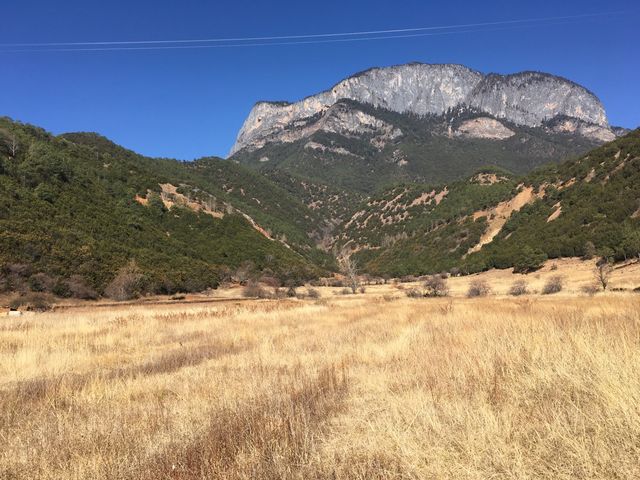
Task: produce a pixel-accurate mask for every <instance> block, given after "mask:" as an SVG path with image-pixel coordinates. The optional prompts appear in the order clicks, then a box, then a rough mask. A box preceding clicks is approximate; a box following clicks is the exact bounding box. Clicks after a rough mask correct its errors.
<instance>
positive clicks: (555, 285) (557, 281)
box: [542, 275, 564, 295]
mask: <svg viewBox="0 0 640 480" xmlns="http://www.w3.org/2000/svg"><path fill="white" fill-rule="evenodd" d="M563 287H564V279H563V278H562V277H561V276H560V275H555V276H553V277H551V278H550V279H549V280H547V283H545V285H544V287H543V288H542V294H543V295H551V294H553V293H558V292H561V291H562V288H563Z"/></svg>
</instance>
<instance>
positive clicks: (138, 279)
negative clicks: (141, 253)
mask: <svg viewBox="0 0 640 480" xmlns="http://www.w3.org/2000/svg"><path fill="white" fill-rule="evenodd" d="M143 278H144V275H143V274H142V271H141V270H140V268H139V267H138V265H137V264H136V262H135V260H131V261H130V262H129V263H128V264H127V265H125V266H124V267H122V268H121V269H120V270H118V274H117V275H116V276H115V278H114V279H113V280H112V281H111V283H109V285H107V288H105V290H104V293H105V294H106V295H107V297H109V298H112V299H114V300H118V301H123V300H131V299H132V298H138V297H139V296H140V295H141V294H142V280H143Z"/></svg>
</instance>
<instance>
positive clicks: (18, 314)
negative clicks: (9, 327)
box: [7, 310, 22, 317]
mask: <svg viewBox="0 0 640 480" xmlns="http://www.w3.org/2000/svg"><path fill="white" fill-rule="evenodd" d="M7 316H9V317H21V316H22V312H21V311H19V310H9V312H8V313H7Z"/></svg>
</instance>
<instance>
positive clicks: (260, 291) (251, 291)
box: [242, 280, 271, 298]
mask: <svg viewBox="0 0 640 480" xmlns="http://www.w3.org/2000/svg"><path fill="white" fill-rule="evenodd" d="M242 296H243V297H246V298H270V297H271V296H270V295H269V292H267V291H266V290H265V289H264V288H262V287H261V286H260V284H259V283H258V282H254V281H252V280H250V281H248V282H247V284H246V285H245V287H244V288H243V289H242Z"/></svg>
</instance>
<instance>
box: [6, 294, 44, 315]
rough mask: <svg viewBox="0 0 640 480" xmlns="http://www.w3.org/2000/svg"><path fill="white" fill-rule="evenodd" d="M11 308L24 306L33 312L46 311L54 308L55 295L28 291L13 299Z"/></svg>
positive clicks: (10, 303)
mask: <svg viewBox="0 0 640 480" xmlns="http://www.w3.org/2000/svg"><path fill="white" fill-rule="evenodd" d="M9 308H11V309H12V310H17V309H19V308H23V309H25V310H29V311H32V312H46V311H47V310H51V309H52V308H53V297H52V296H51V295H48V294H46V293H27V294H26V295H21V296H19V297H16V298H14V299H13V300H11V302H9Z"/></svg>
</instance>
